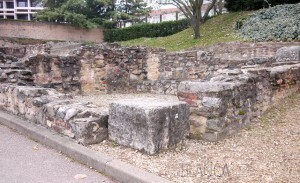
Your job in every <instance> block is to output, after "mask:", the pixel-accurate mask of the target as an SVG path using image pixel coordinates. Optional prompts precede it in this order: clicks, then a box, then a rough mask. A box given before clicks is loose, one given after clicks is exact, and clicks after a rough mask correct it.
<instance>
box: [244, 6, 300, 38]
mask: <svg viewBox="0 0 300 183" xmlns="http://www.w3.org/2000/svg"><path fill="white" fill-rule="evenodd" d="M299 12H300V3H298V4H288V5H278V6H275V7H272V8H269V9H263V10H260V11H258V12H256V13H254V14H253V15H251V16H250V17H249V18H248V19H247V20H245V21H244V22H243V23H242V26H241V29H240V30H239V32H240V33H241V35H242V36H243V37H244V38H246V39H251V40H255V41H292V40H300V14H299Z"/></svg>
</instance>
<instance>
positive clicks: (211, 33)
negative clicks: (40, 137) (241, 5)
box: [121, 12, 250, 51]
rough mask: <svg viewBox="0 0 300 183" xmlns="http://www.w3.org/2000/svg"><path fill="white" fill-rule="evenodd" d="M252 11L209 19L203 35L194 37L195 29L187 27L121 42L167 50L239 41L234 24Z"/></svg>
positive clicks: (202, 28) (202, 26) (127, 44)
mask: <svg viewBox="0 0 300 183" xmlns="http://www.w3.org/2000/svg"><path fill="white" fill-rule="evenodd" d="M249 14H250V12H236V13H228V14H224V15H221V16H217V17H215V18H212V19H209V20H208V21H206V22H205V23H204V24H203V25H201V29H200V33H201V35H202V37H201V38H200V39H198V40H195V39H193V30H192V29H191V28H189V29H186V30H184V31H182V32H179V33H177V34H174V35H171V36H167V37H160V38H139V39H134V40H130V41H124V42H121V44H122V45H124V46H133V45H143V46H152V47H162V48H166V49H167V51H177V50H183V49H187V48H191V47H195V46H197V47H199V46H208V45H212V44H215V43H221V42H230V41H239V40H241V38H239V37H238V36H237V35H236V34H235V30H234V26H235V23H236V21H238V20H239V19H241V18H245V17H247V16H248V15H249Z"/></svg>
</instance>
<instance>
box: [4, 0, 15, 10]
mask: <svg viewBox="0 0 300 183" xmlns="http://www.w3.org/2000/svg"><path fill="white" fill-rule="evenodd" d="M14 7H15V6H14V2H6V8H7V9H14Z"/></svg>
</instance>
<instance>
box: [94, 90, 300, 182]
mask: <svg viewBox="0 0 300 183" xmlns="http://www.w3.org/2000/svg"><path fill="white" fill-rule="evenodd" d="M89 147H90V148H91V149H94V150H96V151H99V152H103V153H106V154H108V155H110V156H112V157H114V158H118V159H120V160H122V161H124V162H128V163H130V164H132V165H135V166H137V167H140V168H143V169H145V170H147V171H149V172H152V173H154V174H157V175H159V176H162V177H165V178H167V179H169V180H172V181H174V182H197V183H198V182H299V180H300V93H298V94H295V95H293V96H292V97H289V98H287V99H285V101H283V102H282V103H280V104H279V105H276V106H274V107H273V108H271V109H270V110H268V111H267V112H266V114H265V115H264V116H262V117H261V118H260V119H258V120H257V121H254V122H253V123H252V124H251V125H250V126H249V127H247V128H245V129H244V130H242V131H240V132H239V133H238V134H236V135H235V136H233V137H231V138H228V139H225V140H223V141H220V142H217V143H210V142H205V141H197V140H190V139H185V140H184V141H183V142H182V144H180V145H178V147H177V148H174V149H170V150H167V151H164V152H161V153H159V154H158V155H154V156H149V155H145V154H142V153H140V152H138V151H135V150H132V149H130V148H126V147H122V146H118V145H117V144H116V143H114V142H111V141H104V142H102V143H100V144H96V145H91V146H89Z"/></svg>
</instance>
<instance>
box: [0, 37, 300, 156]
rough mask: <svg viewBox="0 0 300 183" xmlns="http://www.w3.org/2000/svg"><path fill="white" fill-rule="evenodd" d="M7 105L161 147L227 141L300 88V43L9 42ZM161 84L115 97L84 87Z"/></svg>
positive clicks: (83, 133) (0, 68)
mask: <svg viewBox="0 0 300 183" xmlns="http://www.w3.org/2000/svg"><path fill="white" fill-rule="evenodd" d="M0 82H1V83H0V109H1V110H4V111H7V112H9V113H12V114H14V115H18V116H20V117H23V118H24V119H27V120H29V121H31V122H34V123H37V124H40V125H42V126H45V127H47V128H49V129H51V130H54V131H56V132H58V133H60V134H63V135H66V136H68V137H70V138H72V139H75V140H76V141H78V142H79V143H81V144H92V143H99V142H101V141H103V140H105V139H107V138H109V139H111V140H114V141H115V142H117V143H119V144H121V145H124V146H129V147H132V148H134V149H138V150H141V151H145V152H146V153H148V154H154V153H157V152H159V150H161V149H166V148H169V147H172V146H175V145H176V144H177V143H179V142H180V141H181V140H182V139H183V138H184V137H185V136H186V135H188V136H189V138H195V139H204V140H208V141H218V140H221V139H223V138H225V137H228V136H230V135H232V134H234V133H236V132H238V131H239V130H240V129H241V128H243V127H245V126H246V125H248V124H249V123H250V122H251V121H252V120H253V119H254V118H256V117H259V116H260V115H261V114H263V113H264V112H265V111H266V109H268V108H269V107H270V106H272V105H273V104H274V103H277V102H278V101H280V100H282V99H284V98H285V97H288V96H289V95H291V94H293V93H295V92H299V86H300V43H299V42H291V43H224V44H219V45H215V46H212V47H208V48H203V49H192V50H187V51H183V52H173V53H169V52H166V51H165V50H163V49H159V48H146V47H121V46H119V45H117V44H101V45H93V46H83V45H80V44H77V43H51V44H40V45H13V46H11V45H9V44H8V45H5V44H3V45H2V46H1V47H0ZM110 93H152V94H157V95H158V94H162V95H174V96H177V97H178V100H175V101H174V100H172V101H168V100H161V99H159V98H155V97H154V98H147V97H144V98H136V99H124V100H119V101H111V103H110V105H109V106H105V105H96V104H93V103H91V102H82V101H78V100H74V97H75V96H78V95H96V96H99V97H100V96H101V95H103V94H110Z"/></svg>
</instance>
